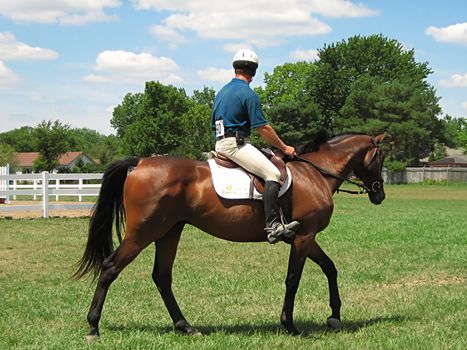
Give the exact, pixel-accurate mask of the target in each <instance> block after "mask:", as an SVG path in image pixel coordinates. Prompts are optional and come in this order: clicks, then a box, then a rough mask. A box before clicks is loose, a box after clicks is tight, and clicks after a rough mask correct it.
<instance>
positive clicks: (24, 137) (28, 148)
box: [0, 126, 35, 152]
mask: <svg viewBox="0 0 467 350" xmlns="http://www.w3.org/2000/svg"><path fill="white" fill-rule="evenodd" d="M32 133H33V128H32V127H30V126H23V127H21V128H17V129H13V130H10V131H7V132H4V133H0V143H1V144H6V145H9V146H11V147H13V148H14V150H15V151H16V152H33V151H35V149H34V140H33V135H32Z"/></svg>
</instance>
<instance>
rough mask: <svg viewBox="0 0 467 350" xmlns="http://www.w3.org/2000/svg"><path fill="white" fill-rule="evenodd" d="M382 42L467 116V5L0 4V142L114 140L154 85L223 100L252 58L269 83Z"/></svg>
mask: <svg viewBox="0 0 467 350" xmlns="http://www.w3.org/2000/svg"><path fill="white" fill-rule="evenodd" d="M372 34H382V35H383V36H385V37H387V38H389V39H396V40H398V41H399V42H400V43H401V44H402V45H403V47H404V49H406V50H412V49H413V50H414V52H415V59H416V61H417V62H428V65H429V67H430V68H431V69H432V71H433V73H432V74H431V75H430V76H429V78H428V82H429V83H430V84H431V85H433V86H434V87H435V89H436V92H437V96H438V97H440V102H439V103H440V106H441V107H442V109H443V114H442V115H441V116H440V117H443V116H444V115H445V114H449V115H450V116H453V117H456V118H459V117H466V116H467V1H465V0H444V1H434V0H433V1H430V0H411V1H408V0H391V1H390V0H387V1H381V0H380V1H376V0H362V1H346V0H236V1H221V0H217V1H208V0H0V132H5V131H8V130H12V129H15V128H19V127H21V126H36V125H37V124H39V123H40V122H41V121H43V120H56V119H58V120H60V121H61V122H62V123H67V124H69V125H70V126H71V127H72V128H83V127H86V128H90V129H94V130H97V131H99V132H101V133H103V134H111V133H115V130H114V129H113V128H112V126H111V125H110V119H111V118H112V111H113V108H114V107H115V106H117V105H118V104H120V103H121V102H122V100H123V98H124V96H125V95H126V94H127V93H137V92H143V91H144V83H145V81H150V80H154V81H160V82H161V83H163V84H171V85H174V86H177V87H180V88H184V89H185V91H186V92H187V94H188V95H191V94H192V92H193V90H202V89H203V87H204V86H208V87H212V88H214V89H216V90H219V89H220V88H221V87H222V85H223V84H225V83H226V82H228V81H229V80H230V79H231V78H232V76H233V70H232V68H231V61H232V57H233V55H234V54H235V52H236V51H237V50H238V49H241V48H250V49H253V50H254V51H255V52H256V53H257V54H258V56H259V61H260V67H259V69H258V72H257V75H256V77H255V80H254V81H253V82H252V84H251V85H252V86H253V87H255V86H260V85H262V84H263V83H264V73H265V72H268V73H272V71H273V69H274V67H276V66H278V65H282V64H284V63H287V62H297V61H303V60H306V61H315V60H318V59H319V57H318V54H317V50H318V49H321V48H323V47H324V45H329V44H332V43H337V42H340V41H343V40H346V39H348V38H350V37H351V36H354V35H362V36H368V35H372Z"/></svg>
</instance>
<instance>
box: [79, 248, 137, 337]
mask: <svg viewBox="0 0 467 350" xmlns="http://www.w3.org/2000/svg"><path fill="white" fill-rule="evenodd" d="M143 248H144V247H141V246H139V245H138V244H136V243H134V242H133V241H129V240H123V242H122V244H121V245H120V246H119V247H118V248H117V250H115V252H114V253H113V254H112V255H110V256H109V257H108V258H107V259H106V260H105V261H104V263H103V264H102V270H101V273H100V276H99V280H98V282H97V286H96V291H95V292H94V297H93V299H92V302H91V307H90V308H89V312H88V317H87V319H88V322H89V333H88V335H87V339H88V340H92V339H93V338H95V337H97V336H99V320H100V318H101V314H102V308H103V306H104V301H105V297H106V295H107V291H108V290H109V287H110V285H111V284H112V282H113V281H115V279H116V278H117V277H118V275H119V273H120V272H121V271H122V270H123V268H124V267H125V266H127V265H128V264H129V263H130V262H132V261H133V259H134V258H136V256H138V254H139V253H140V252H141V250H142V249H143Z"/></svg>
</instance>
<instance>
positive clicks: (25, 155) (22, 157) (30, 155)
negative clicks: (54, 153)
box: [15, 152, 83, 167]
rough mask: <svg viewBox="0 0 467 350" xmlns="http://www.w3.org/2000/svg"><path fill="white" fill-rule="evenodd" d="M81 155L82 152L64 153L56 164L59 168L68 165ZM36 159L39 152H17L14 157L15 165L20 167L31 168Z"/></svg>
mask: <svg viewBox="0 0 467 350" xmlns="http://www.w3.org/2000/svg"><path fill="white" fill-rule="evenodd" d="M82 154H83V152H67V153H64V154H62V155H61V156H60V158H59V159H58V164H59V165H61V166H66V165H69V164H70V163H71V162H73V161H74V160H75V159H76V158H78V157H79V156H81V155H82ZM37 158H39V152H18V153H16V156H15V160H16V164H17V165H18V166H20V167H32V164H33V163H34V161H35V160H36V159H37Z"/></svg>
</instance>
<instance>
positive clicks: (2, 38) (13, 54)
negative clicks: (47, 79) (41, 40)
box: [0, 32, 58, 60]
mask: <svg viewBox="0 0 467 350" xmlns="http://www.w3.org/2000/svg"><path fill="white" fill-rule="evenodd" d="M57 57H58V53H57V52H55V51H53V50H49V49H43V48H40V47H33V46H29V45H27V44H25V43H22V42H19V41H17V40H16V38H15V36H14V35H13V34H11V33H9V32H0V59H1V60H53V59H56V58H57Z"/></svg>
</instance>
